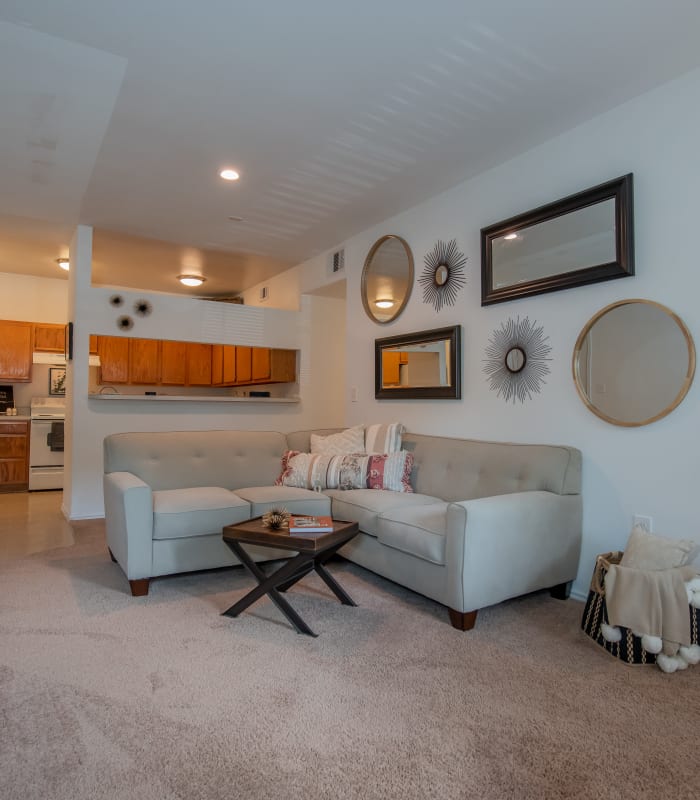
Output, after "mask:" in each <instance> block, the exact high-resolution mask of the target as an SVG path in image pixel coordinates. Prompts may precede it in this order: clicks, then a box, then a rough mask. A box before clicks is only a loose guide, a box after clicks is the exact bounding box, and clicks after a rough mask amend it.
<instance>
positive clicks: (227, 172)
mask: <svg viewBox="0 0 700 800" xmlns="http://www.w3.org/2000/svg"><path fill="white" fill-rule="evenodd" d="M219 175H220V177H222V178H223V179H224V180H225V181H237V180H238V179H239V178H240V177H241V176H240V175H239V174H238V173H237V172H236V170H235V169H231V168H230V167H226V169H222V170H221V172H220V173H219Z"/></svg>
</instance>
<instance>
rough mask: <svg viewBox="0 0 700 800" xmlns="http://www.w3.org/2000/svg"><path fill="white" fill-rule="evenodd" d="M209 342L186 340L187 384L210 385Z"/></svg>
mask: <svg viewBox="0 0 700 800" xmlns="http://www.w3.org/2000/svg"><path fill="white" fill-rule="evenodd" d="M211 348H212V346H211V345H210V344H202V343H200V342H187V385H188V386H211Z"/></svg>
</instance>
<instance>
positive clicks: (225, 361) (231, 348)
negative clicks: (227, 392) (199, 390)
mask: <svg viewBox="0 0 700 800" xmlns="http://www.w3.org/2000/svg"><path fill="white" fill-rule="evenodd" d="M211 385H212V386H235V385H236V347H235V345H232V344H213V345H212V346H211Z"/></svg>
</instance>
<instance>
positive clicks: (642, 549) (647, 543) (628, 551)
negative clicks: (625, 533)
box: [620, 525, 700, 569]
mask: <svg viewBox="0 0 700 800" xmlns="http://www.w3.org/2000/svg"><path fill="white" fill-rule="evenodd" d="M698 552H700V545H698V544H696V543H695V542H692V541H690V540H689V539H666V538H665V537H663V536H655V535H654V534H651V533H647V531H645V530H644V529H643V528H640V527H639V526H638V525H635V526H634V528H632V532H631V533H630V535H629V539H627V544H626V545H625V552H624V553H623V554H622V558H621V559H620V566H621V567H631V568H632V569H673V567H682V566H684V565H685V564H689V563H690V562H691V561H693V560H694V559H695V557H696V556H697V555H698Z"/></svg>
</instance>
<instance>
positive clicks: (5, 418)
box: [0, 413, 31, 422]
mask: <svg viewBox="0 0 700 800" xmlns="http://www.w3.org/2000/svg"><path fill="white" fill-rule="evenodd" d="M30 419H31V417H30V416H29V414H26V415H25V414H17V416H14V417H8V416H7V415H6V414H2V413H0V422H22V421H24V422H29V420H30Z"/></svg>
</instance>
